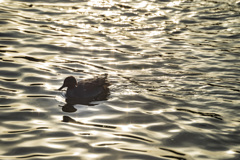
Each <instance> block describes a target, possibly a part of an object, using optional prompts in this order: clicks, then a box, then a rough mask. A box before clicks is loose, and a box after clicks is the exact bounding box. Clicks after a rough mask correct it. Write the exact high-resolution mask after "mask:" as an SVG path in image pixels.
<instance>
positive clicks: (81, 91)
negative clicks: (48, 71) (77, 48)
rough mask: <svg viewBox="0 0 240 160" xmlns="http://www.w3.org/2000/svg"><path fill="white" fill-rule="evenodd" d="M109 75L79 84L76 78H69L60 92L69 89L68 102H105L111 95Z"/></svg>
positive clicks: (67, 92) (67, 93)
mask: <svg viewBox="0 0 240 160" xmlns="http://www.w3.org/2000/svg"><path fill="white" fill-rule="evenodd" d="M109 85H110V83H109V82H108V80H107V74H105V75H101V76H98V77H94V78H92V79H86V80H82V81H79V82H77V80H76V79H75V77H73V76H69V77H67V78H66V79H65V80H64V83H63V85H62V87H60V88H59V90H61V89H63V88H65V87H67V91H66V94H65V95H66V100H67V102H74V103H75V102H84V103H86V102H90V101H94V100H104V99H106V98H107V96H108V95H109V88H108V86H109Z"/></svg>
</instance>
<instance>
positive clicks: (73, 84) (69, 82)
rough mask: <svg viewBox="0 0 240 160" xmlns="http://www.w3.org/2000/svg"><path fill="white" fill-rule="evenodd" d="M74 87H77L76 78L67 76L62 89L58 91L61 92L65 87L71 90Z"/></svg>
mask: <svg viewBox="0 0 240 160" xmlns="http://www.w3.org/2000/svg"><path fill="white" fill-rule="evenodd" d="M76 86H77V80H76V78H75V77H73V76H69V77H67V78H65V80H64V83H63V85H62V87H60V88H59V89H58V90H62V89H63V88H65V87H68V88H70V89H71V88H75V87H76Z"/></svg>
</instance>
